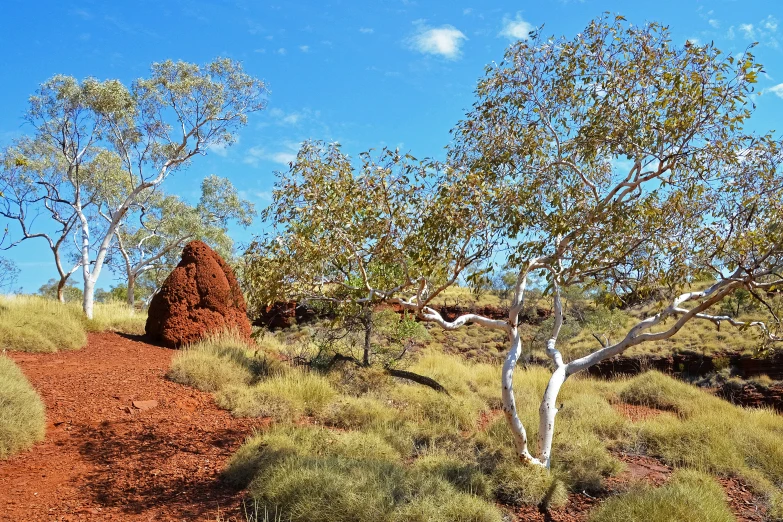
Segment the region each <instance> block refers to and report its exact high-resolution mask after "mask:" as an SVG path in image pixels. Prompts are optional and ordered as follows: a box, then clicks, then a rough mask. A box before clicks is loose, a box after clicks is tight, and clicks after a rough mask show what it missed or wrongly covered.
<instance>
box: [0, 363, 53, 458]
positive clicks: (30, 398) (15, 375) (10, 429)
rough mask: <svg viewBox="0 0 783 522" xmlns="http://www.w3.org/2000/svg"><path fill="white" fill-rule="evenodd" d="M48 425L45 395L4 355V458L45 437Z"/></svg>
mask: <svg viewBox="0 0 783 522" xmlns="http://www.w3.org/2000/svg"><path fill="white" fill-rule="evenodd" d="M45 427H46V415H45V412H44V405H43V402H41V398H40V397H39V396H38V394H37V393H36V392H35V390H34V389H33V387H32V386H31V385H30V383H29V382H28V381H27V379H26V378H25V376H24V374H23V373H22V371H21V370H20V369H19V368H18V367H17V366H16V364H14V362H13V361H12V360H11V359H9V358H8V357H5V356H0V459H5V458H7V457H9V456H10V455H12V454H14V453H16V452H18V451H21V450H23V449H25V448H28V447H30V446H32V445H33V444H34V443H35V442H37V441H39V440H41V439H43V437H44V431H45Z"/></svg>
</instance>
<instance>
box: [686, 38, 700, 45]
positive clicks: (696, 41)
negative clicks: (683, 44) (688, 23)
mask: <svg viewBox="0 0 783 522" xmlns="http://www.w3.org/2000/svg"><path fill="white" fill-rule="evenodd" d="M688 41H689V42H690V43H692V44H693V45H699V43H700V41H699V39H698V38H688Z"/></svg>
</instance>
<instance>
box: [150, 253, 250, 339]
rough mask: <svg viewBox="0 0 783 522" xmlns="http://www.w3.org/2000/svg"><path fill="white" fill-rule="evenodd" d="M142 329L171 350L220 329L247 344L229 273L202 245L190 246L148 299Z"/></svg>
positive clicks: (241, 304) (238, 293)
mask: <svg viewBox="0 0 783 522" xmlns="http://www.w3.org/2000/svg"><path fill="white" fill-rule="evenodd" d="M145 329H146V331H147V335H148V336H150V337H151V338H152V339H154V340H156V341H158V342H160V343H161V344H163V345H165V346H170V347H179V346H182V345H183V344H188V343H193V342H196V341H199V340H201V339H203V338H204V337H205V336H206V335H208V334H210V333H212V332H217V331H221V330H225V329H234V330H236V331H237V332H239V333H240V334H241V335H242V336H243V337H246V338H247V339H250V321H248V318H247V310H246V307H245V299H244V298H243V297H242V290H241V289H240V288H239V284H238V283H237V279H236V277H235V276H234V271H233V270H231V267H230V266H228V265H227V264H226V262H225V261H223V259H222V258H221V257H220V256H219V255H218V254H217V253H216V252H215V251H214V250H212V249H211V248H209V247H208V246H207V245H206V244H204V243H203V242H201V241H191V242H190V243H188V244H187V245H185V249H184V250H183V251H182V261H180V263H179V264H178V265H177V268H175V269H174V271H173V272H172V273H171V274H170V275H169V277H167V278H166V281H165V282H164V283H163V286H162V287H161V289H160V292H158V293H157V294H156V295H155V297H153V298H152V302H151V303H150V307H149V313H148V316H147V325H146V328H145Z"/></svg>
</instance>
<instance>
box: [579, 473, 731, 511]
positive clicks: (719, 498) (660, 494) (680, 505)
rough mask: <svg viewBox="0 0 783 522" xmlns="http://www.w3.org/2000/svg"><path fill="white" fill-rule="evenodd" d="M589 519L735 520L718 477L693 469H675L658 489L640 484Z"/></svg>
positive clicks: (605, 504)
mask: <svg viewBox="0 0 783 522" xmlns="http://www.w3.org/2000/svg"><path fill="white" fill-rule="evenodd" d="M589 520H590V522H627V521H634V520H639V521H641V520H644V521H645V522H679V521H681V520H699V521H700V522H724V521H725V522H730V521H733V520H735V518H734V516H733V515H732V513H731V511H730V510H729V507H728V506H727V504H726V498H725V495H724V493H723V489H722V488H721V486H720V484H718V483H717V482H716V481H715V479H713V478H712V477H710V476H709V475H705V474H704V473H701V472H698V471H693V470H679V471H677V472H675V473H674V474H673V475H672V477H671V479H670V480H669V482H668V483H667V484H665V485H663V486H661V487H659V488H653V487H651V486H647V485H645V486H641V487H638V488H636V489H633V490H631V491H629V492H628V493H625V494H622V495H617V496H615V497H612V498H610V499H608V500H607V501H605V502H604V503H603V504H601V505H600V506H599V507H598V508H597V509H596V510H595V511H593V513H592V514H591V515H590V519H589Z"/></svg>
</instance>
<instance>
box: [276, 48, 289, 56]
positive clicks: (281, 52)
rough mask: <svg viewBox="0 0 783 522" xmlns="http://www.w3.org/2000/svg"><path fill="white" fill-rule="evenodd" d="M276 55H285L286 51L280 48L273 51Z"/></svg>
mask: <svg viewBox="0 0 783 522" xmlns="http://www.w3.org/2000/svg"><path fill="white" fill-rule="evenodd" d="M275 52H276V53H277V54H282V55H285V54H286V53H287V52H288V51H286V50H285V47H281V48H280V49H278V50H277V51H275Z"/></svg>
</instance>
